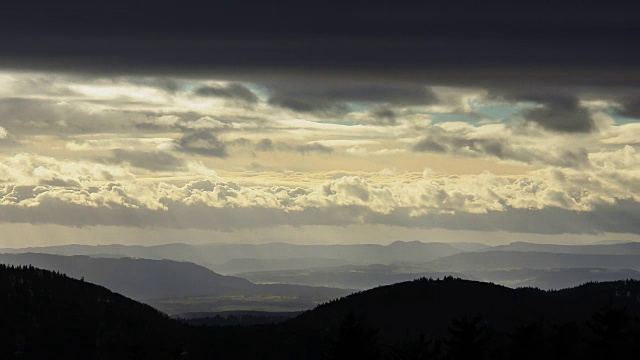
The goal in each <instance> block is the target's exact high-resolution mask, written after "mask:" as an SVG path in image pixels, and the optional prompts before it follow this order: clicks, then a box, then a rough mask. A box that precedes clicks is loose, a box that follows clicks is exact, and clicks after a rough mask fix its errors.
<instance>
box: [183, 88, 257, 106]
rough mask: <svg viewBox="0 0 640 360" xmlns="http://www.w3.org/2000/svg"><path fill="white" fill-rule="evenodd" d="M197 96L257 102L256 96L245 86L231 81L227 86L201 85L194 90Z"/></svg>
mask: <svg viewBox="0 0 640 360" xmlns="http://www.w3.org/2000/svg"><path fill="white" fill-rule="evenodd" d="M194 93H195V94H196V95H199V96H211V97H220V98H225V99H232V100H241V101H244V102H247V103H250V104H254V103H256V102H258V96H257V95H256V94H254V93H253V92H252V91H251V90H249V89H248V88H247V87H246V86H243V85H241V84H236V83H232V84H229V85H227V86H202V87H199V88H197V89H195V90H194Z"/></svg>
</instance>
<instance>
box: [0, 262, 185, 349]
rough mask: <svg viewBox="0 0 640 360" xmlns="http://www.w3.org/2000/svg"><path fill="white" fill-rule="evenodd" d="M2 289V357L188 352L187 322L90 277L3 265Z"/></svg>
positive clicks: (0, 299) (0, 338)
mask: <svg viewBox="0 0 640 360" xmlns="http://www.w3.org/2000/svg"><path fill="white" fill-rule="evenodd" d="M0 294H1V295H2V296H0V314H1V317H0V318H1V319H2V321H1V322H0V329H1V330H0V331H1V332H2V333H1V334H0V358H2V359H14V358H15V359H127V358H130V359H131V358H147V359H174V358H178V357H179V356H180V354H181V353H183V352H185V351H187V349H186V348H185V343H184V342H185V341H186V340H187V335H189V334H188V333H186V327H185V326H183V325H181V324H179V323H178V322H177V321H174V320H172V319H170V318H169V317H167V316H166V315H165V314H162V313H160V312H158V311H157V310H155V309H153V308H151V307H150V306H148V305H143V304H140V303H137V302H135V301H133V300H130V299H127V298H125V297H124V296H122V295H119V294H116V293H113V292H111V291H110V290H108V289H105V288H103V287H101V286H97V285H94V284H90V283H87V282H85V281H81V280H76V279H71V278H69V277H67V276H65V275H60V274H56V273H53V272H50V271H46V270H41V269H37V268H33V267H29V268H13V267H7V266H5V265H0ZM185 354H186V352H185Z"/></svg>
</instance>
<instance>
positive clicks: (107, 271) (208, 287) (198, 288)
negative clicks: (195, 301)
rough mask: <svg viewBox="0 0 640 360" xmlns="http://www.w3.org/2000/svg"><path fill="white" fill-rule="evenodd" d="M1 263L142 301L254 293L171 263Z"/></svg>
mask: <svg viewBox="0 0 640 360" xmlns="http://www.w3.org/2000/svg"><path fill="white" fill-rule="evenodd" d="M0 263H4V264H10V265H16V266H17V265H33V266H35V267H38V268H42V269H47V270H52V271H58V272H61V273H64V274H66V275H68V276H70V277H75V278H84V279H85V280H86V281H88V282H91V283H94V284H99V285H102V286H105V287H107V288H109V289H111V290H113V291H116V292H119V293H121V294H123V295H125V296H129V297H132V298H135V299H139V300H145V299H158V298H171V297H179V296H198V295H214V294H232V293H235V294H241V293H252V292H254V291H255V290H254V288H255V285H254V284H253V283H251V282H250V281H248V280H245V279H242V278H238V277H233V276H223V275H220V274H216V273H215V272H213V271H211V270H209V269H206V268H204V267H202V266H199V265H196V264H192V263H188V262H177V261H171V260H149V259H132V258H92V257H89V256H59V255H48V254H33V253H27V254H0Z"/></svg>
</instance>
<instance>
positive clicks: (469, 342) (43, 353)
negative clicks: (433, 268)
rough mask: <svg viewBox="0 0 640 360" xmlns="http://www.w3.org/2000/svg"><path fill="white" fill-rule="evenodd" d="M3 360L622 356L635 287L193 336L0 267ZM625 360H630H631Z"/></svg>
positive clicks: (474, 288)
mask: <svg viewBox="0 0 640 360" xmlns="http://www.w3.org/2000/svg"><path fill="white" fill-rule="evenodd" d="M0 293H1V294H3V296H1V297H0V315H1V316H2V319H3V321H2V324H1V325H0V328H1V329H2V334H1V335H2V336H0V341H2V346H0V356H2V358H7V359H11V358H76V359H87V358H92V359H123V358H137V359H178V358H186V359H211V358H233V359H256V358H261V359H283V358H295V359H324V358H331V359H353V358H366V359H421V358H427V359H479V360H482V359H543V358H545V359H547V358H548V359H568V358H569V359H573V358H582V359H590V358H591V359H604V358H607V359H627V358H629V359H630V358H633V357H631V355H637V353H638V351H639V350H640V348H639V345H640V344H638V342H637V341H635V340H636V339H637V337H638V336H639V335H640V326H639V324H638V320H637V317H638V315H640V282H637V281H617V282H608V283H600V284H596V283H591V284H586V285H583V286H580V287H576V288H572V289H567V290H561V291H552V292H545V291H542V290H535V289H510V288H506V287H502V286H498V285H493V284H488V283H482V282H476V281H467V280H456V279H453V278H446V279H445V280H429V279H420V280H416V281H412V282H405V283H400V284H395V285H390V286H384V287H379V288H376V289H372V290H368V291H364V292H361V293H357V294H353V295H350V296H347V297H345V298H341V299H339V300H335V301H332V302H329V303H326V304H324V305H321V306H318V307H317V308H315V309H314V310H311V311H308V312H305V313H303V314H302V315H300V316H298V317H296V318H294V319H291V320H289V321H287V322H284V323H282V324H279V325H258V326H231V327H190V326H187V325H184V324H180V323H178V322H177V321H175V320H172V319H170V318H168V317H167V316H166V315H164V314H162V313H159V312H158V311H156V310H154V309H152V308H151V307H149V306H146V305H142V304H140V303H137V302H135V301H133V300H129V299H127V298H125V297H123V296H121V295H119V294H115V293H113V292H111V291H110V290H108V289H105V288H103V287H100V286H97V285H93V284H90V283H87V282H86V281H83V280H75V279H71V278H68V277H67V276H65V275H60V274H57V273H53V272H49V271H46V270H40V269H36V268H32V267H29V268H11V267H7V266H0ZM627 355H628V356H627Z"/></svg>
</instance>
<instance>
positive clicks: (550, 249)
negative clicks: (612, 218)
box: [485, 241, 640, 255]
mask: <svg viewBox="0 0 640 360" xmlns="http://www.w3.org/2000/svg"><path fill="white" fill-rule="evenodd" d="M485 250H486V251H526V252H547V253H556V254H592V255H638V254H640V242H620V243H618V242H614V243H603V244H583V245H560V244H536V243H530V242H524V241H516V242H512V243H510V244H508V245H498V246H494V247H491V248H487V249H485Z"/></svg>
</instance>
